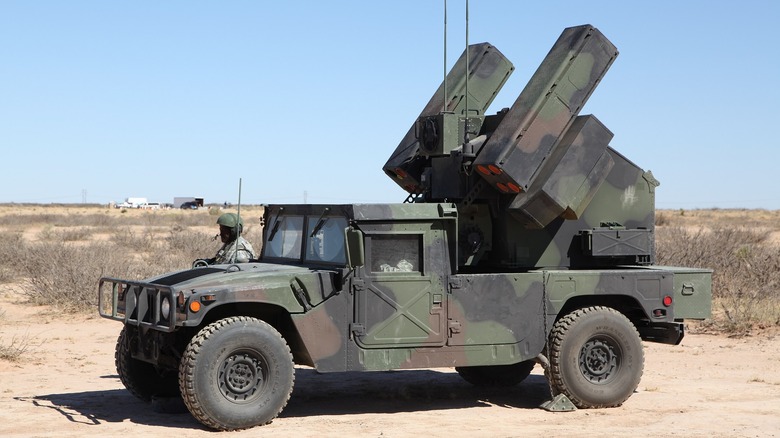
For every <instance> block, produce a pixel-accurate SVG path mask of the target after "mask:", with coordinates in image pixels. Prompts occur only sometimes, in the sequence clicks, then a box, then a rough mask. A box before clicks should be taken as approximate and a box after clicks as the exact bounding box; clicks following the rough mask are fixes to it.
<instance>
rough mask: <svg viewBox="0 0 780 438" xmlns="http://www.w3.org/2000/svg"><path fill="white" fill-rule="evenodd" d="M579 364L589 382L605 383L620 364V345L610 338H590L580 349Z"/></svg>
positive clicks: (613, 374)
mask: <svg viewBox="0 0 780 438" xmlns="http://www.w3.org/2000/svg"><path fill="white" fill-rule="evenodd" d="M579 365H580V372H582V375H583V376H584V377H585V379H587V380H588V381H589V382H591V383H606V382H607V381H609V380H610V379H611V378H612V377H614V376H615V374H616V372H617V369H618V366H619V365H620V347H619V346H618V345H617V344H616V343H615V342H614V341H613V340H612V339H610V338H606V337H594V338H591V339H589V340H588V342H586V343H585V345H583V346H582V349H581V350H580V357H579Z"/></svg>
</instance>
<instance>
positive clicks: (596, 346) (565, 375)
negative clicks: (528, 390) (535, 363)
mask: <svg viewBox="0 0 780 438" xmlns="http://www.w3.org/2000/svg"><path fill="white" fill-rule="evenodd" d="M549 348H550V352H549V354H550V368H549V372H548V378H549V379H550V383H551V384H552V386H553V388H555V389H556V390H558V391H559V392H560V393H563V394H565V395H566V396H567V397H568V398H569V399H570V400H571V401H572V403H574V405H575V406H577V407H578V408H601V407H614V406H620V405H621V404H623V402H624V401H626V400H627V399H628V398H629V397H630V396H631V394H633V392H634V390H636V388H637V386H639V380H640V379H641V377H642V372H643V367H644V352H643V351H642V340H641V338H640V337H639V333H638V332H637V331H636V328H635V327H634V325H633V324H632V323H631V321H629V320H628V318H626V317H625V316H624V315H623V314H621V313H620V312H618V311H616V310H614V309H611V308H608V307H588V308H584V309H579V310H576V311H574V312H572V313H570V314H568V315H566V316H564V317H563V318H561V319H559V320H558V321H557V322H556V323H555V325H554V326H553V329H552V331H551V333H550V341H549Z"/></svg>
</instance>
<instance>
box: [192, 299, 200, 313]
mask: <svg viewBox="0 0 780 438" xmlns="http://www.w3.org/2000/svg"><path fill="white" fill-rule="evenodd" d="M199 311H200V302H199V301H193V302H191V303H190V312H192V313H198V312H199Z"/></svg>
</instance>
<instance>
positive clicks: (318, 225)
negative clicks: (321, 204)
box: [309, 208, 330, 237]
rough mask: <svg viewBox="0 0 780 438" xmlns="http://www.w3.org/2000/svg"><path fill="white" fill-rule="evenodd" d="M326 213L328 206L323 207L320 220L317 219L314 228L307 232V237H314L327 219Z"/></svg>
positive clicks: (328, 210)
mask: <svg viewBox="0 0 780 438" xmlns="http://www.w3.org/2000/svg"><path fill="white" fill-rule="evenodd" d="M328 213H330V208H325V211H323V212H322V214H321V215H320V220H318V221H317V225H315V226H314V229H313V230H311V234H309V237H314V235H315V234H317V233H318V232H319V231H320V230H321V229H322V226H323V225H325V222H327V221H328V218H327V217H325V215H326V214H328Z"/></svg>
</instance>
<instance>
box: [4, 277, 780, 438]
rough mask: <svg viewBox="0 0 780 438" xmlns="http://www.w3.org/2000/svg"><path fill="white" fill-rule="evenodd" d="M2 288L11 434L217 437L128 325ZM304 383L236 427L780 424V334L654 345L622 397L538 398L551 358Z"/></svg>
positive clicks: (697, 337) (683, 432) (277, 432)
mask: <svg viewBox="0 0 780 438" xmlns="http://www.w3.org/2000/svg"><path fill="white" fill-rule="evenodd" d="M17 297H18V295H16V294H14V293H13V292H12V291H10V290H7V289H5V288H0V315H2V317H1V318H0V345H8V344H9V343H10V342H11V341H12V340H16V341H19V340H23V341H25V342H26V343H27V344H28V346H29V349H28V350H27V351H26V352H25V353H24V354H23V355H22V357H21V358H20V359H19V360H17V361H3V360H0V436H3V437H81V436H100V437H118V436H130V435H133V436H166V435H167V436H176V437H201V436H203V437H205V436H213V433H214V432H212V431H210V430H208V429H206V428H205V427H203V426H202V425H200V423H198V422H197V421H195V420H194V419H193V418H192V417H191V416H190V415H189V413H187V412H184V413H180V414H163V413H158V412H155V411H154V410H153V409H152V408H151V406H150V405H148V404H146V403H143V402H141V401H139V400H137V399H135V398H134V397H133V396H131V395H130V394H129V393H128V392H127V391H126V390H125V389H124V387H123V386H122V384H121V383H120V381H119V378H118V376H117V374H116V370H115V368H114V343H115V341H116V338H117V335H118V334H119V330H120V324H119V323H117V322H114V321H109V320H104V319H101V318H100V317H98V316H95V315H80V316H67V317H63V316H58V315H56V314H55V313H54V312H53V311H52V310H51V309H49V308H46V307H30V306H27V305H23V304H19V303H18V300H17ZM295 383H296V384H295V389H294V391H293V395H292V397H291V398H290V401H289V403H288V405H287V407H286V408H285V410H284V411H283V412H282V414H281V415H280V417H279V418H277V419H275V420H274V421H273V422H272V423H271V424H269V425H266V426H262V427H261V428H255V429H250V430H245V431H239V432H234V433H230V435H231V436H236V437H239V436H260V435H262V436H269V437H277V436H278V437H282V436H284V437H287V436H298V437H307V436H317V437H345V436H350V437H351V436H360V437H380V436H381V437H407V436H447V437H459V436H468V437H514V436H542V435H555V436H567V437H570V436H589V437H590V436H609V437H614V436H632V437H633V436H651V437H658V436H683V437H712V436H717V437H768V436H780V336H778V335H777V334H774V335H773V334H768V333H763V334H758V335H754V336H751V337H747V338H740V339H732V338H728V337H725V336H722V335H712V334H702V333H699V334H696V333H689V334H687V335H686V337H685V339H684V340H683V342H682V344H681V345H678V346H668V345H659V344H650V343H646V344H645V371H644V376H643V378H642V382H641V383H640V385H639V388H638V389H637V391H636V393H635V394H634V395H633V396H632V397H631V398H630V399H629V400H628V401H627V402H626V403H625V404H624V405H623V406H621V407H619V408H612V409H600V410H578V411H575V412H557V413H553V412H547V411H544V410H542V409H539V408H538V405H539V404H541V403H542V402H543V401H545V400H546V399H547V398H548V397H549V390H548V387H547V383H546V380H545V379H544V377H543V375H542V371H541V369H540V368H539V367H538V366H537V368H536V369H535V370H534V372H533V374H532V375H531V376H530V377H529V378H528V379H527V380H526V381H524V382H523V383H522V384H520V385H518V386H517V387H514V388H509V389H501V390H495V389H494V390H485V389H477V388H474V387H472V386H470V385H469V384H467V383H466V382H464V381H463V380H461V378H460V377H459V376H458V375H457V374H456V373H455V372H454V370H451V369H425V370H414V371H395V372H380V373H343V374H317V373H315V372H314V371H312V370H311V369H307V368H299V369H297V371H296V382H295Z"/></svg>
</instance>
